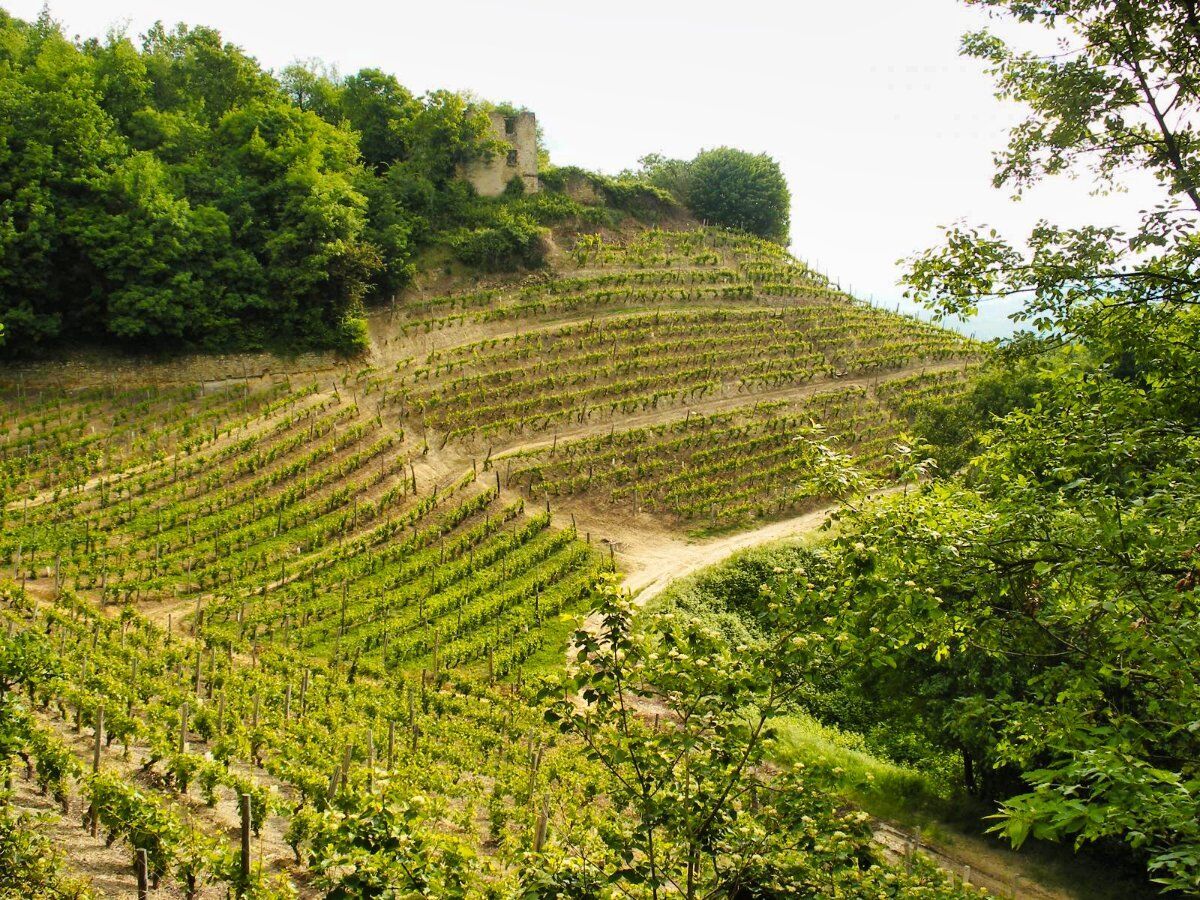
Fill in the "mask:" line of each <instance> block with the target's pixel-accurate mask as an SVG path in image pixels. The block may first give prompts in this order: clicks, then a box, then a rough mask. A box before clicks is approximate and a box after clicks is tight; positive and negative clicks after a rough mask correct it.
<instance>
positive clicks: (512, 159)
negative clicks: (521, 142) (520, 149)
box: [508, 150, 517, 166]
mask: <svg viewBox="0 0 1200 900" xmlns="http://www.w3.org/2000/svg"><path fill="white" fill-rule="evenodd" d="M508 164H509V165H510V166H515V165H516V164H517V151H516V150H509V151H508Z"/></svg>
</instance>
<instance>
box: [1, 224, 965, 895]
mask: <svg viewBox="0 0 1200 900" xmlns="http://www.w3.org/2000/svg"><path fill="white" fill-rule="evenodd" d="M559 242H560V246H561V249H560V250H558V251H557V256H556V257H555V259H556V261H557V267H556V268H554V269H552V270H550V271H547V272H543V273H540V274H537V275H534V276H529V277H526V278H524V279H521V278H517V279H510V280H507V281H505V280H500V281H495V280H493V281H492V282H491V284H490V286H487V287H483V288H477V289H466V290H458V291H455V292H452V293H448V294H444V295H437V296H421V295H414V296H413V297H412V298H411V299H406V300H405V301H403V302H401V303H399V304H397V305H396V306H395V308H394V309H392V310H391V311H381V312H380V313H379V314H378V315H377V317H376V321H375V322H374V323H373V326H372V328H373V332H374V333H375V334H376V335H377V345H376V346H375V348H374V351H373V359H374V360H375V361H376V364H375V365H369V366H364V365H362V364H361V363H354V364H351V363H340V364H339V363H336V362H335V361H332V360H331V361H330V363H332V365H333V368H319V369H316V370H313V371H311V372H301V371H296V372H293V373H292V374H289V375H287V376H275V377H271V376H268V377H264V378H251V379H249V380H242V379H238V378H233V379H229V380H228V381H226V382H225V383H222V384H215V385H213V386H209V387H205V386H204V385H202V384H186V383H176V384H166V383H161V381H159V382H154V381H151V382H148V383H146V384H144V385H139V384H134V383H129V382H128V381H126V380H124V378H122V380H121V381H120V382H118V380H117V379H115V378H113V379H106V378H105V377H104V376H103V373H99V374H98V375H96V376H94V380H95V383H93V384H90V385H86V386H83V385H80V386H78V387H61V386H59V387H55V386H51V385H49V384H44V383H36V382H34V381H32V380H28V379H27V378H26V377H25V375H26V373H22V374H21V375H20V376H19V377H18V378H17V379H16V380H15V381H14V380H10V381H9V382H8V383H7V384H5V385H4V387H3V390H4V404H3V408H4V420H3V423H2V437H0V464H2V466H3V487H4V496H5V498H6V502H5V505H4V508H3V523H4V527H3V537H2V538H0V560H3V564H4V567H5V570H6V572H7V574H8V575H9V578H10V580H9V581H8V586H7V587H6V588H5V589H4V590H5V612H4V616H5V619H6V621H7V622H9V623H10V626H9V627H10V628H14V629H16V631H17V634H18V635H20V641H21V642H22V646H25V647H26V649H27V650H28V652H32V653H39V654H44V655H45V656H44V658H46V660H47V668H41V669H34V670H28V671H27V670H26V669H24V668H22V669H20V674H19V675H18V676H16V677H17V681H16V682H14V686H16V685H17V684H18V683H19V684H20V685H21V686H23V687H24V686H26V685H28V688H29V690H30V691H31V692H32V694H31V695H32V696H33V697H34V698H35V701H36V703H35V704H34V706H33V707H32V708H31V709H30V710H29V711H28V712H26V713H23V714H22V715H24V716H26V719H25V722H26V725H25V726H23V727H27V728H28V729H31V731H30V734H31V735H32V737H31V738H30V740H31V741H32V742H33V745H36V746H37V747H46V748H51V749H46V750H45V751H44V752H46V753H59V754H61V753H62V750H61V749H58V748H60V747H64V746H65V747H66V748H71V747H72V746H78V747H79V748H80V749H81V753H84V755H86V753H85V752H84V751H83V749H82V748H83V746H84V744H86V743H87V741H88V740H89V739H88V738H87V737H86V732H87V731H88V729H89V728H91V727H93V726H94V724H95V721H96V716H97V715H98V711H99V710H100V709H101V708H103V709H104V710H105V724H104V727H105V739H106V741H110V742H111V743H110V744H109V745H108V749H107V750H105V751H104V753H103V756H104V760H105V763H104V767H103V768H104V771H105V772H107V773H108V775H106V776H105V778H104V779H103V780H99V781H97V780H91V781H89V780H87V779H83V780H82V781H80V782H78V784H77V786H75V782H73V780H72V779H71V778H70V777H68V776H67V774H65V772H60V773H58V774H57V775H55V776H54V779H52V781H53V784H52V785H51V787H52V788H53V789H54V790H59V791H61V792H62V793H63V796H64V797H67V796H69V795H72V796H73V795H76V794H82V795H83V797H84V798H85V799H84V800H81V801H76V802H94V803H96V804H98V808H99V809H100V815H101V825H102V827H103V829H105V831H106V832H107V833H108V834H110V835H111V836H115V837H116V838H117V839H122V840H132V841H133V842H134V843H135V844H139V845H140V842H141V841H142V840H143V839H142V838H139V837H137V835H138V834H140V833H141V832H140V831H139V830H138V829H139V828H146V829H150V830H151V831H155V834H156V837H155V841H156V843H155V844H154V846H153V848H152V849H153V855H154V859H155V862H154V865H156V866H159V867H160V868H161V869H162V870H163V874H164V877H168V878H170V877H173V876H172V873H177V872H179V871H182V870H183V869H187V868H188V867H189V866H191V865H193V864H192V863H186V862H184V858H185V857H186V856H188V854H189V853H190V852H191V851H190V850H188V849H187V845H186V844H185V843H181V841H191V840H198V841H200V842H201V843H202V844H203V845H204V847H206V848H207V847H209V845H210V844H211V845H212V846H213V847H219V846H221V845H222V844H223V842H225V841H226V838H225V830H226V829H227V828H228V827H229V822H228V821H227V819H228V817H229V816H230V815H231V813H230V812H229V808H230V806H231V803H232V799H231V798H232V796H233V794H234V793H235V792H241V791H243V790H250V791H251V794H252V796H254V797H257V798H259V799H258V800H256V801H255V802H256V803H258V804H259V807H258V810H259V812H258V820H260V821H261V827H262V828H263V837H262V841H263V846H264V848H265V850H264V854H265V856H264V863H263V871H264V873H265V874H266V875H270V876H271V877H279V878H283V879H284V880H285V881H289V882H294V883H295V884H296V885H297V886H298V887H299V889H300V890H301V891H302V893H308V892H311V891H314V890H317V886H318V885H321V884H326V885H328V884H332V882H330V881H329V879H330V878H332V877H333V876H331V875H329V874H328V872H327V871H326V869H327V868H328V867H330V866H334V865H335V861H336V859H338V858H340V857H339V854H341V853H345V852H348V849H347V847H345V846H342V845H341V844H339V843H338V842H339V841H343V840H344V839H345V836H344V835H342V836H340V837H339V836H338V835H337V834H335V833H334V832H333V831H330V830H329V829H332V828H333V824H332V820H331V819H330V818H329V816H330V815H333V812H331V811H337V815H338V816H341V817H343V818H339V819H338V821H341V822H342V824H343V827H344V826H345V822H346V821H347V819H345V818H344V817H350V818H351V819H353V817H355V816H365V815H367V814H368V813H369V810H370V809H372V808H373V806H372V804H376V803H379V802H380V799H381V798H383V797H392V798H395V799H396V800H397V801H400V800H403V801H404V802H405V804H407V807H406V808H408V809H409V812H408V813H407V814H406V818H405V819H404V821H403V823H397V825H396V826H395V827H397V828H400V829H401V830H404V831H409V832H411V833H412V838H413V839H414V840H417V841H419V842H420V843H421V846H422V847H424V848H425V849H424V850H423V851H422V852H423V853H428V855H429V857H430V858H429V861H428V865H429V866H430V867H431V870H432V871H435V872H437V873H440V874H438V875H437V876H436V877H437V878H446V879H453V878H462V879H464V880H465V881H466V882H469V883H471V884H480V885H482V884H484V883H489V882H490V883H494V884H497V885H502V884H506V883H509V882H510V881H511V880H512V879H514V878H520V877H521V872H522V871H523V869H524V866H523V864H522V863H521V853H523V852H525V851H527V850H528V849H529V847H530V844H531V841H532V840H533V833H534V831H535V830H536V828H537V820H538V817H539V811H540V809H541V803H542V801H541V799H539V798H553V807H554V808H553V812H552V813H551V816H550V818H551V819H552V827H553V829H554V830H555V831H556V833H559V834H561V835H567V834H569V835H571V840H580V841H584V842H585V843H587V844H593V843H595V842H597V841H600V844H597V845H596V846H597V847H599V846H602V844H603V841H601V840H600V839H601V838H602V835H603V828H602V827H601V823H600V822H599V821H598V820H595V819H594V818H593V813H592V812H590V811H589V804H588V802H587V800H586V797H587V796H588V795H589V792H593V791H596V790H599V789H601V787H600V786H601V785H602V783H603V780H602V777H601V775H602V773H600V772H599V771H593V769H592V768H591V767H590V765H589V764H588V763H587V762H586V760H585V759H584V757H583V756H582V754H581V748H580V747H579V746H578V745H577V744H576V743H575V742H574V741H573V740H570V739H565V738H563V737H561V736H557V735H555V734H554V733H553V732H551V731H547V730H546V729H545V728H544V726H542V725H541V724H539V720H540V714H539V713H538V711H537V708H536V706H533V705H531V704H530V703H529V699H530V697H531V695H530V694H529V693H528V689H527V688H526V687H525V685H526V684H527V679H528V678H529V677H530V676H531V675H532V674H535V673H536V672H538V671H541V670H542V669H543V668H544V667H546V666H549V667H551V668H557V667H559V666H560V665H561V660H562V658H563V653H564V652H565V650H566V638H567V634H568V632H569V631H570V629H571V627H572V624H571V623H572V621H576V619H575V617H577V616H579V615H581V614H583V613H586V612H587V611H588V610H590V609H591V608H592V607H593V606H594V605H595V603H596V602H597V599H598V596H599V595H598V594H597V590H598V586H599V585H600V584H601V582H602V577H603V574H604V573H605V572H606V571H608V570H611V569H613V568H614V567H615V568H616V569H617V570H618V571H620V570H621V568H622V565H623V561H624V554H623V553H620V554H618V553H614V551H613V549H612V548H614V547H616V546H618V545H620V544H621V542H622V541H623V540H624V535H623V533H622V532H621V529H620V527H619V526H618V527H617V528H616V529H615V530H614V528H613V527H612V526H611V516H610V515H608V514H607V513H604V511H605V510H609V511H610V512H611V511H615V512H616V513H617V514H618V515H625V516H628V517H630V518H637V516H638V513H641V514H642V516H643V518H644V517H645V516H646V515H651V516H653V517H654V520H655V521H656V522H657V523H658V527H661V528H663V529H666V530H667V531H674V532H675V533H682V532H683V531H686V530H689V529H694V528H696V527H710V526H712V525H719V526H721V527H722V528H728V527H745V526H748V525H751V524H752V523H753V522H755V521H756V520H773V519H778V518H785V517H787V516H789V515H795V514H797V513H799V512H802V511H804V510H806V509H810V508H813V507H816V506H820V505H822V504H827V503H830V502H832V501H833V500H834V499H835V498H837V497H839V496H843V495H845V494H847V493H848V492H852V491H856V490H862V489H865V488H866V487H867V486H868V484H871V483H886V482H887V480H888V479H889V478H891V477H893V475H894V474H895V473H896V471H898V470H897V468H896V467H895V466H894V465H892V462H891V459H892V445H893V444H894V443H895V442H896V440H897V438H898V436H899V435H900V433H901V432H902V431H903V430H904V429H906V428H907V427H908V426H909V423H910V420H911V419H912V417H913V415H914V408H916V407H920V406H921V405H922V404H923V403H925V402H926V400H927V399H928V398H931V397H936V398H940V399H943V400H949V399H952V398H953V397H955V396H956V395H957V394H958V393H960V392H961V391H962V390H963V387H964V385H966V384H967V383H968V379H969V378H970V371H971V367H972V366H973V364H974V363H975V361H977V360H978V359H980V358H981V356H982V352H983V350H982V348H981V347H980V346H979V345H977V344H974V343H972V342H971V341H968V340H966V339H964V338H962V337H959V336H958V335H956V334H953V333H950V332H946V331H942V330H940V329H938V328H935V327H932V326H929V325H925V324H922V323H919V322H917V321H915V320H912V319H907V318H903V317H900V316H896V315H892V314H888V313H884V312H881V311H879V310H875V309H871V308H869V307H867V306H864V305H862V304H861V303H859V302H857V301H855V300H853V299H852V298H850V297H848V296H846V295H844V294H842V293H841V292H839V291H837V290H836V289H834V288H833V287H831V286H830V285H829V284H827V283H826V282H825V280H824V279H822V278H820V277H818V276H816V275H815V274H814V273H812V272H810V271H809V270H807V269H806V268H804V267H803V266H802V265H801V264H799V263H798V262H796V261H795V260H793V259H791V258H790V257H789V256H787V255H786V254H785V253H783V252H782V251H780V250H779V249H778V247H777V245H774V244H770V243H768V242H764V241H761V240H758V239H754V238H749V237H744V236H739V235H736V234H732V233H728V232H723V231H719V230H715V229H696V230H685V231H678V232H671V231H660V230H657V229H651V230H646V231H633V232H628V233H627V235H626V236H625V237H624V238H621V237H619V236H615V235H613V234H610V235H609V237H607V238H602V237H600V236H598V235H595V234H587V233H583V234H579V235H577V236H571V235H569V234H568V233H566V232H564V233H562V234H560V235H559ZM152 371H153V370H152V369H148V370H147V372H148V373H150V372H152ZM560 501H563V502H567V501H570V502H569V503H568V505H567V506H560ZM593 511H598V512H600V513H601V514H602V515H601V517H600V518H598V519H596V520H595V522H594V524H593V520H592V518H591V513H592V512H593ZM606 523H608V524H606ZM531 666H532V668H531ZM75 722H79V723H82V726H83V732H84V735H83V736H79V729H77V728H75V727H74V724H73V723H75ZM181 741H182V743H181ZM37 752H42V751H40V750H39V751H37ZM35 755H36V754H35ZM71 768H72V767H71V766H68V767H67V770H66V771H70V770H71ZM148 773H150V774H152V775H153V777H150V775H149V774H148ZM132 790H137V791H139V792H141V794H140V796H142V797H143V799H142V800H139V801H137V802H136V803H135V804H134V810H137V809H140V810H142V811H140V812H138V811H131V809H130V807H129V806H128V802H129V801H128V799H123V798H126V795H127V794H128V792H129V791H132ZM123 792H124V793H123ZM414 793H420V794H421V795H422V796H423V797H425V800H424V801H423V803H424V806H420V807H412V806H411V804H412V802H413V801H412V800H411V797H412V795H413V794H414ZM87 798H90V800H88V799H87ZM195 798H199V801H200V802H197V801H196V799H195ZM822 802H823V803H826V804H827V805H825V806H820V805H819V808H820V809H821V810H823V811H822V812H821V815H822V816H823V817H825V819H827V820H828V821H829V822H830V828H835V827H845V828H851V827H852V829H853V833H854V834H856V835H858V837H856V838H855V839H854V840H855V841H857V842H858V843H857V844H856V845H855V846H856V847H858V848H859V849H858V850H856V851H855V852H868V851H867V850H866V847H867V843H866V842H867V837H868V835H867V834H866V832H864V831H863V829H862V827H861V825H853V823H850V822H849V820H847V822H845V823H843V824H842V825H834V824H833V823H835V822H841V821H842V818H843V816H844V814H843V813H840V812H837V811H836V809H835V805H834V803H833V801H832V800H829V801H822ZM151 809H152V810H156V812H154V813H153V816H154V818H153V822H152V823H150V824H144V825H139V824H136V823H134V822H133V821H132V819H131V818H130V817H133V818H135V819H136V818H137V817H138V816H142V815H150V813H149V812H146V810H151ZM322 810H327V812H325V813H321V811H322ZM322 815H324V816H325V818H322V817H321V816H322ZM223 817H224V818H223ZM138 821H139V822H140V819H139V820H138ZM184 822H187V823H190V824H189V825H188V828H194V829H197V831H196V832H195V833H194V834H193V833H192V832H189V831H187V829H186V828H184V825H183V824H182V823H184ZM159 831H162V832H163V833H162V834H158V832H159ZM185 834H191V836H190V837H186V838H185V837H183V835H185ZM289 843H290V844H292V845H294V846H295V847H296V848H297V851H296V852H297V854H298V858H299V859H300V860H301V864H300V865H297V864H296V858H297V856H295V855H293V853H292V852H291V851H290V850H289V849H288V845H289ZM451 856H453V858H454V861H453V862H452V861H451V859H450V857H451ZM460 856H461V857H462V859H461V860H459V857H460ZM205 858H207V857H205ZM381 864H382V863H381ZM201 868H203V870H204V877H205V878H208V879H215V881H217V882H220V881H221V880H222V879H227V878H228V877H230V876H228V875H223V874H222V872H223V871H225V870H223V869H222V868H221V866H220V865H218V864H216V863H212V864H209V863H203V864H202V865H201ZM850 871H851V870H850V869H848V870H847V872H850ZM179 877H182V876H179ZM912 877H913V878H916V879H925V878H926V877H929V878H933V876H932V875H927V874H926V873H923V872H922V873H921V874H916V875H913V876H912ZM185 880H186V879H185ZM934 880H935V881H936V878H935V879H934ZM431 883H435V884H436V883H439V882H437V881H436V880H435V881H433V882H431ZM445 890H450V889H449V888H445ZM443 896H444V894H443Z"/></svg>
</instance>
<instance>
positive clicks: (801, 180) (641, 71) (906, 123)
mask: <svg viewBox="0 0 1200 900" xmlns="http://www.w3.org/2000/svg"><path fill="white" fill-rule="evenodd" d="M0 3H2V4H3V5H5V6H6V7H7V8H8V9H9V11H10V12H12V13H13V14H15V15H18V16H22V17H25V18H32V17H34V16H36V15H37V13H38V10H39V8H40V7H41V0H0ZM51 13H52V14H53V15H54V17H55V18H56V19H58V20H60V21H62V22H63V23H64V24H65V26H66V29H67V33H68V34H71V35H76V34H78V35H81V36H84V37H89V36H95V35H102V34H103V33H104V32H105V31H107V30H108V29H109V28H110V27H111V26H113V25H118V26H119V25H121V24H123V23H125V24H127V25H128V26H129V31H130V32H131V33H132V34H138V33H140V32H142V31H143V30H145V28H146V26H148V25H149V24H150V23H152V22H153V21H155V20H156V19H162V20H163V21H165V22H166V23H168V24H173V23H174V22H176V21H185V22H188V23H190V24H205V25H211V26H213V27H216V28H218V29H220V30H221V32H222V33H223V34H224V35H225V37H226V39H228V40H231V41H233V42H234V43H236V44H238V45H239V46H241V47H242V48H243V49H245V50H246V51H247V52H249V53H250V54H251V55H253V56H255V57H257V58H258V60H259V61H260V62H261V63H262V64H263V65H264V66H266V67H268V68H273V69H279V68H282V67H283V66H284V65H286V64H287V63H289V62H291V61H293V60H296V59H304V58H310V57H319V58H321V59H323V60H325V61H326V62H328V63H332V64H334V65H336V66H337V68H338V69H339V70H341V71H342V72H353V71H356V70H357V69H359V68H362V67H364V66H377V67H379V68H381V69H384V70H387V71H390V72H393V73H394V74H395V75H396V76H397V77H398V78H399V79H400V81H401V82H402V83H404V84H405V85H407V86H408V87H410V88H411V89H414V90H417V91H423V90H426V89H430V88H435V87H446V88H452V89H455V90H470V91H473V92H475V93H476V94H479V95H480V96H483V97H487V98H489V99H492V100H511V101H513V102H515V103H518V104H520V105H524V106H528V107H529V108H531V109H532V110H534V111H535V112H536V113H537V114H538V117H539V120H540V122H541V124H542V126H543V128H544V130H545V133H546V137H547V142H548V145H549V149H550V153H551V156H552V158H553V159H554V160H555V162H558V163H562V164H566V163H573V164H576V165H581V166H584V167H587V168H592V169H599V170H602V171H607V172H615V171H617V170H620V169H622V168H625V167H630V166H633V165H635V163H636V161H637V159H638V157H639V156H641V155H643V154H645V153H648V152H661V153H665V154H667V155H669V156H678V157H685V158H687V157H691V156H692V155H694V154H695V153H696V152H697V151H698V150H700V149H701V148H704V147H713V146H718V145H721V144H729V145H732V146H737V147H741V148H743V149H746V150H751V151H755V152H758V151H766V152H767V153H769V154H771V155H772V156H774V157H775V158H776V159H778V160H779V161H780V163H781V164H782V166H783V169H784V172H785V174H786V175H787V178H788V182H789V184H790V186H791V189H792V194H793V210H792V238H793V251H794V252H795V253H796V254H797V255H798V256H800V257H802V258H804V259H807V260H809V261H810V262H813V263H815V264H817V265H818V266H819V267H820V268H821V269H822V270H824V271H826V272H828V273H830V274H832V275H834V276H835V277H838V278H840V280H841V283H842V285H843V287H853V288H854V290H855V292H856V293H858V294H860V295H863V296H872V295H873V296H874V297H875V298H876V299H877V300H879V301H881V302H883V301H886V302H889V303H891V302H894V301H895V299H896V298H897V297H898V296H899V294H900V289H899V288H897V287H896V280H897V278H898V275H899V269H898V267H897V266H896V260H897V259H899V258H900V257H903V256H907V255H909V254H911V253H913V252H915V251H917V250H920V249H922V248H924V247H926V246H929V245H930V244H932V243H934V242H935V241H936V240H937V236H938V233H937V226H938V225H944V224H949V223H951V222H952V221H954V220H955V219H958V218H966V219H968V220H971V221H978V222H987V223H988V224H991V225H995V226H997V227H998V228H1000V230H1001V231H1003V232H1005V233H1008V234H1011V235H1013V236H1019V235H1020V234H1021V233H1022V232H1024V231H1025V230H1027V228H1028V226H1029V225H1030V224H1031V223H1032V222H1034V221H1036V220H1037V219H1039V218H1043V217H1045V218H1049V219H1052V220H1054V221H1058V222H1062V223H1066V224H1071V223H1077V222H1082V221H1099V220H1103V221H1106V222H1107V221H1115V222H1120V221H1124V220H1128V218H1129V216H1130V214H1131V213H1132V212H1136V211H1137V210H1138V209H1142V208H1145V207H1146V206H1148V205H1149V204H1150V203H1151V202H1153V200H1154V199H1156V198H1154V197H1152V196H1146V195H1145V194H1143V195H1141V196H1133V195H1124V196H1116V197H1108V198H1092V197H1089V196H1088V192H1087V185H1086V184H1083V183H1080V182H1075V183H1072V182H1068V181H1058V182H1056V183H1054V184H1052V185H1049V186H1046V187H1044V188H1039V189H1038V190H1037V191H1036V192H1035V193H1034V194H1031V195H1030V196H1028V197H1026V198H1025V199H1024V200H1023V201H1022V202H1020V203H1012V202H1011V201H1010V200H1009V197H1008V196H1007V194H1006V193H1005V192H1002V191H996V190H994V189H993V188H992V187H991V185H990V178H991V175H992V153H993V151H995V150H997V149H999V148H1000V147H1002V146H1003V145H1004V142H1005V133H1006V129H1007V127H1008V126H1009V125H1010V124H1011V123H1012V122H1014V121H1015V120H1016V119H1017V117H1018V113H1019V111H1018V110H1017V109H1015V108H1013V107H1006V106H1004V105H1002V104H1000V103H999V102H998V101H996V100H995V99H994V98H993V96H992V86H991V82H990V80H989V79H988V77H987V76H986V75H985V74H984V72H983V71H982V67H981V66H980V65H979V64H978V63H976V62H975V61H973V60H965V59H961V58H959V56H958V52H957V51H958V45H959V38H960V36H961V34H962V33H963V32H964V31H967V30H969V29H971V28H975V27H978V26H979V25H980V24H982V23H983V22H984V21H985V20H984V18H983V16H982V14H981V13H980V12H979V11H977V10H973V9H967V8H965V7H964V6H963V5H962V4H961V3H959V2H957V0H858V2H850V0H833V2H828V0H741V2H738V3H731V2H729V0H721V2H713V0H640V2H634V0H587V2H584V0H503V2H496V0H422V2H411V0H395V2H391V3H382V2H371V0H339V2H336V3H330V2H328V0H325V2H321V3H314V2H306V0H301V2H288V3H281V2H262V0H257V2H256V0H237V2H235V0H51ZM1007 33H1009V34H1012V33H1014V32H1013V31H1011V30H1009V31H1008V32H1007ZM1015 33H1016V34H1018V35H1019V34H1021V31H1020V30H1018V31H1016V32H1015ZM1034 37H1035V35H1033V34H1029V38H1030V39H1033V38H1034ZM980 330H981V331H983V332H988V331H989V326H987V325H985V324H984V323H980ZM981 336H982V335H981Z"/></svg>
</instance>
